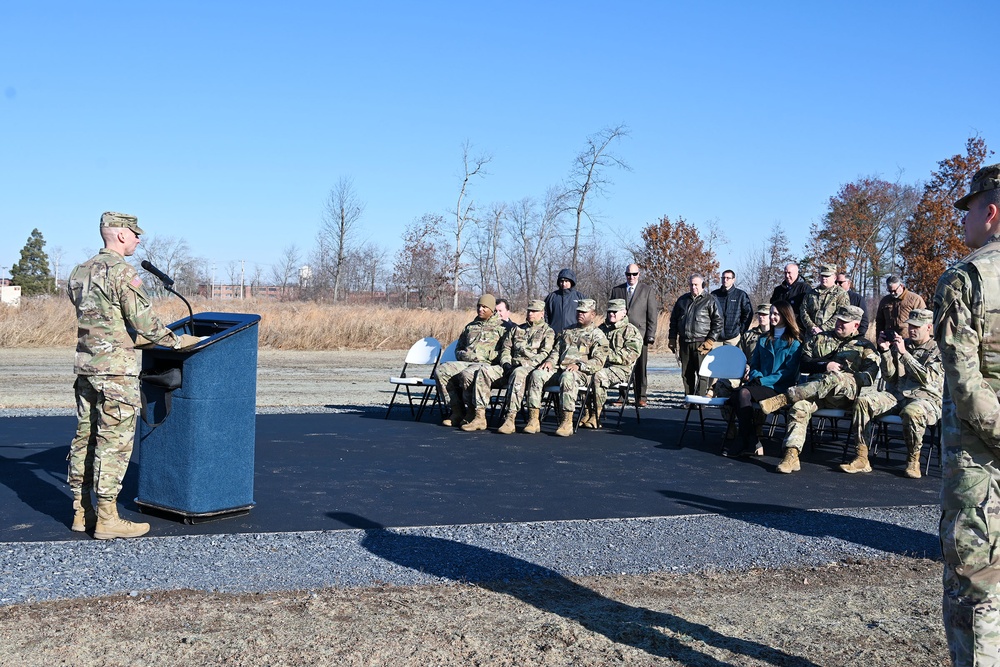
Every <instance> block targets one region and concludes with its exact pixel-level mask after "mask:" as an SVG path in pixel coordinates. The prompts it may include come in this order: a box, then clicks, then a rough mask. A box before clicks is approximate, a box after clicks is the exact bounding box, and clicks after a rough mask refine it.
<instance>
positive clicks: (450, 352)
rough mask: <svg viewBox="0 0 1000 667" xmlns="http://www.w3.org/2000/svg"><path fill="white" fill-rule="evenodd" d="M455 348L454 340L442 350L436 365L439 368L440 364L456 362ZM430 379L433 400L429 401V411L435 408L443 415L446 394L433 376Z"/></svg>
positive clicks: (456, 345)
mask: <svg viewBox="0 0 1000 667" xmlns="http://www.w3.org/2000/svg"><path fill="white" fill-rule="evenodd" d="M457 347H458V339H457V338H456V339H455V340H453V341H451V343H449V344H448V347H446V348H444V350H442V352H441V358H440V359H439V360H438V363H437V365H438V366H440V365H441V364H446V363H448V362H449V361H458V358H457V357H456V356H455V348H457ZM435 370H437V366H435ZM431 377H432V380H433V382H434V394H433V395H434V400H433V401H431V409H432V410H433V409H434V408H437V409H438V410H439V411H440V412H441V414H442V415H443V414H444V413H445V410H446V409H447V407H448V399H447V394H446V393H445V391H444V389H443V388H442V387H441V385H440V384H439V383H438V381H437V378H436V377H434V376H433V375H432V376H431Z"/></svg>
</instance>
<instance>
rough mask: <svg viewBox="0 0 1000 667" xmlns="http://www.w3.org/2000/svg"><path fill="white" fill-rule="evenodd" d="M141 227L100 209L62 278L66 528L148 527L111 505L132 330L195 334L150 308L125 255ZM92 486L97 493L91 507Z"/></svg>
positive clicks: (132, 375) (170, 340)
mask: <svg viewBox="0 0 1000 667" xmlns="http://www.w3.org/2000/svg"><path fill="white" fill-rule="evenodd" d="M142 233H143V231H142V229H141V228H140V227H139V224H138V220H137V219H136V218H135V217H134V216H131V215H124V214H122V213H110V212H109V213H104V214H103V215H102V216H101V237H102V238H103V239H104V249H103V250H101V251H100V252H99V253H97V255H95V256H94V257H91V258H90V259H89V260H87V261H86V262H84V263H83V264H80V265H79V266H77V267H76V268H74V269H73V271H72V273H70V276H69V282H68V285H67V289H68V291H69V298H70V300H71V301H72V302H73V305H74V306H76V316H77V344H76V364H75V368H74V372H75V373H76V375H77V378H76V384H74V390H75V392H76V411H77V416H78V417H79V424H78V425H77V429H76V436H75V437H74V438H73V442H72V444H71V445H70V452H69V474H68V479H67V481H68V482H69V487H70V491H71V492H72V494H73V511H74V514H73V526H72V529H73V530H74V531H77V532H83V531H85V530H90V529H93V530H94V537H96V538H97V539H99V540H107V539H111V538H115V537H139V536H140V535H144V534H146V532H147V531H148V530H149V524H148V523H132V522H131V521H126V520H124V519H122V518H120V517H119V516H118V505H117V499H118V494H119V492H120V491H121V488H122V478H123V477H124V476H125V470H126V469H127V468H128V463H129V459H130V458H131V456H132V445H133V441H134V440H135V427H136V411H137V408H138V406H139V365H138V363H137V361H136V356H135V335H136V334H139V335H141V336H143V337H144V338H146V339H148V340H150V341H152V342H154V343H158V344H160V345H164V346H166V347H173V348H181V347H187V346H190V345H194V344H195V343H197V342H198V341H200V340H201V338H198V337H195V336H188V335H187V334H185V335H182V336H177V335H176V334H174V333H173V332H172V331H170V329H168V328H167V327H166V326H165V325H164V324H163V323H162V322H161V321H160V319H159V318H158V317H156V315H155V314H154V313H153V309H152V307H151V306H150V303H149V297H148V296H146V292H145V290H144V289H143V287H142V279H141V278H140V277H139V274H138V272H137V271H136V270H135V267H133V266H132V265H131V264H129V263H128V262H126V261H125V258H126V257H129V256H131V255H132V254H133V253H134V252H135V249H136V247H137V246H138V245H139V235H140V234H142ZM130 331H132V333H130ZM91 490H94V491H95V492H96V494H97V512H96V514H95V512H94V505H93V502H92V500H91V497H90V493H91Z"/></svg>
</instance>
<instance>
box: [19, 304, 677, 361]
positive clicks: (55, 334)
mask: <svg viewBox="0 0 1000 667" xmlns="http://www.w3.org/2000/svg"><path fill="white" fill-rule="evenodd" d="M190 301H191V307H192V309H193V310H194V311H195V312H196V313H197V312H206V311H216V312H235V313H255V314H258V315H260V316H261V324H260V347H261V348H262V349H270V350H405V349H408V348H409V347H410V345H412V344H413V342H414V341H416V340H418V339H420V338H423V337H424V336H434V337H435V338H437V339H438V340H440V341H442V342H450V341H452V340H454V339H455V338H457V337H458V335H459V334H460V333H461V332H462V327H464V326H465V325H466V324H467V323H468V322H469V320H471V319H472V318H473V317H474V314H473V312H472V310H471V309H464V310H457V311H451V310H431V309H421V308H389V307H386V306H372V305H367V306H357V305H339V304H337V305H335V304H323V303H314V302H311V301H271V300H263V299H261V300H255V299H246V300H242V301H210V300H208V299H199V298H195V299H191V300H190ZM153 307H154V308H155V309H156V312H157V313H158V314H159V315H160V317H161V318H162V319H163V320H164V321H166V322H173V321H174V320H179V319H181V318H182V317H184V316H185V315H186V314H187V308H186V307H185V306H184V304H183V303H182V302H181V301H180V299H177V298H175V297H171V298H166V299H157V300H156V301H155V302H154V304H153ZM667 317H668V316H667V315H666V314H661V315H660V323H661V324H660V326H661V327H663V331H664V332H665V331H666V325H667V321H666V320H667ZM514 319H515V320H516V321H518V322H523V321H524V317H523V315H521V316H515V317H514ZM664 338H665V337H664V336H661V340H663V339H664ZM75 344H76V316H75V314H74V312H73V306H72V304H71V303H70V302H69V300H68V299H65V298H59V297H35V298H30V299H22V300H21V306H20V308H12V307H10V306H0V347H6V348H15V347H18V348H26V347H60V346H73V345H75Z"/></svg>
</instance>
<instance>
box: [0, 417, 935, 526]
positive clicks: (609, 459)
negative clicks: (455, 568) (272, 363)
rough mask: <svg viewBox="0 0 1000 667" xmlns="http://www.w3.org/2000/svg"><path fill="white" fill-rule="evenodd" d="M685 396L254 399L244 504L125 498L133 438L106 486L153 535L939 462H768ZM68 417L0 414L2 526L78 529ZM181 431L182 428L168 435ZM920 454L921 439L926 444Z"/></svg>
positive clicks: (520, 504) (579, 499)
mask: <svg viewBox="0 0 1000 667" xmlns="http://www.w3.org/2000/svg"><path fill="white" fill-rule="evenodd" d="M684 414H685V413H684V411H683V410H680V409H663V408H659V409H646V410H643V411H642V420H641V423H637V422H636V419H635V416H634V414H632V413H631V412H628V413H626V416H625V419H624V421H623V423H622V425H621V428H611V427H608V428H603V429H601V430H599V431H587V430H581V431H580V432H578V433H577V434H576V435H574V436H572V437H569V438H562V437H558V436H556V435H554V433H553V432H554V430H555V424H554V423H553V422H552V420H551V418H550V419H549V420H548V421H547V422H545V423H544V424H543V432H542V433H540V434H535V435H524V434H521V433H517V434H514V435H507V436H504V435H499V434H497V433H495V432H493V431H492V430H491V431H486V432H478V433H471V434H470V433H463V432H461V431H459V430H456V429H452V428H446V427H443V426H440V425H438V424H436V423H431V422H429V421H427V420H425V421H422V422H416V421H413V420H412V419H411V418H410V416H409V414H408V412H407V411H406V410H405V409H399V410H398V411H394V413H393V415H392V418H390V419H388V420H385V419H383V418H382V417H383V415H384V409H370V410H363V411H360V410H359V411H357V412H347V413H337V414H278V415H257V417H256V443H255V465H254V480H253V484H254V487H253V488H254V497H253V500H254V503H255V505H254V507H253V508H252V509H251V510H250V512H249V513H248V514H245V515H243V516H237V517H228V518H223V519H219V520H213V521H205V522H202V523H194V524H189V523H185V522H184V521H182V520H181V519H180V518H179V517H177V516H173V515H161V514H148V513H142V512H141V511H140V508H139V506H137V505H136V504H135V502H134V498H135V496H136V489H137V479H138V475H139V474H141V472H140V468H141V465H142V462H141V450H137V454H136V455H135V456H134V457H133V463H132V465H131V466H130V468H129V472H128V474H127V475H126V478H125V486H124V489H123V492H122V494H121V496H120V501H121V507H122V509H123V512H122V514H123V516H125V517H126V518H130V519H133V520H141V521H149V522H150V523H151V524H152V529H151V531H150V534H151V535H156V536H179V535H209V534H226V533H280V532H290V531H328V530H334V531H335V530H343V529H348V528H355V527H356V526H354V525H352V524H350V523H349V522H345V521H343V520H342V519H343V517H345V516H364V517H367V519H368V520H370V521H372V522H375V523H377V524H378V525H381V526H384V527H421V526H444V525H462V524H481V523H509V522H533V521H560V520H575V519H616V518H642V517H666V516H679V515H691V514H694V515H697V514H721V515H727V514H736V513H740V512H748V511H749V512H771V511H785V510H797V509H839V508H879V507H903V506H914V505H934V504H936V503H938V501H939V492H940V471H939V469H938V466H937V456H936V455H935V456H934V457H933V461H932V465H931V470H930V474H929V475H928V476H925V477H924V478H922V479H919V480H911V479H908V478H906V477H904V476H903V468H904V465H905V461H904V459H905V452H904V451H903V449H902V448H901V447H900V446H899V445H896V446H895V447H893V448H891V449H890V450H889V460H888V461H887V460H886V459H885V457H884V453H883V451H880V452H879V454H878V457H877V459H875V460H874V461H873V467H874V471H873V472H872V473H870V474H856V475H848V474H845V473H843V472H841V471H840V470H839V469H838V468H837V465H838V464H839V463H841V462H842V460H843V446H842V442H837V441H834V440H833V439H832V438H830V437H829V435H828V436H827V437H825V438H823V439H820V440H818V441H817V442H816V444H815V446H814V447H812V448H810V449H807V452H806V454H805V456H804V459H803V466H802V471H801V472H798V473H795V474H791V475H782V474H778V473H776V472H775V471H774V467H775V466H776V465H777V463H778V461H779V460H780V453H781V452H780V440H775V441H771V442H769V443H768V444H767V454H766V456H765V457H763V458H762V459H751V460H745V459H729V458H725V457H722V456H721V455H720V453H719V452H720V449H721V438H722V433H723V428H724V427H723V425H722V424H720V423H718V422H716V423H710V424H709V425H708V427H707V433H706V437H705V438H704V439H703V438H702V436H701V434H700V431H699V429H698V426H697V424H695V425H694V428H693V429H692V430H689V431H688V433H687V435H686V436H685V438H684V440H683V442H682V441H681V440H680V434H681V428H682V424H683V420H684ZM74 428H75V419H74V418H72V417H7V418H0V542H38V541H43V542H44V541H69V540H81V539H88V540H89V539H91V538H90V537H89V536H87V535H85V534H79V533H73V532H71V531H70V530H69V524H70V521H71V514H72V511H71V507H70V495H69V489H68V487H67V485H66V481H65V479H66V454H67V452H68V445H69V442H70V439H71V438H72V435H73V432H74ZM177 446H178V447H183V446H184V444H183V443H178V444H177ZM926 454H927V451H926V447H925V456H926Z"/></svg>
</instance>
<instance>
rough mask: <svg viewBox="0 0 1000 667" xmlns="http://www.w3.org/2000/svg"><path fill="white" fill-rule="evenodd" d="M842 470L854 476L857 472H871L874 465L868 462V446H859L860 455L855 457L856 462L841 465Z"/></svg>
mask: <svg viewBox="0 0 1000 667" xmlns="http://www.w3.org/2000/svg"><path fill="white" fill-rule="evenodd" d="M840 469H841V470H843V471H844V472H849V473H852V474H853V473H856V472H871V471H872V464H871V463H869V462H868V447H867V446H866V445H858V453H857V455H856V456H855V457H854V460H853V461H851V462H850V463H841V464H840Z"/></svg>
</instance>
